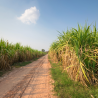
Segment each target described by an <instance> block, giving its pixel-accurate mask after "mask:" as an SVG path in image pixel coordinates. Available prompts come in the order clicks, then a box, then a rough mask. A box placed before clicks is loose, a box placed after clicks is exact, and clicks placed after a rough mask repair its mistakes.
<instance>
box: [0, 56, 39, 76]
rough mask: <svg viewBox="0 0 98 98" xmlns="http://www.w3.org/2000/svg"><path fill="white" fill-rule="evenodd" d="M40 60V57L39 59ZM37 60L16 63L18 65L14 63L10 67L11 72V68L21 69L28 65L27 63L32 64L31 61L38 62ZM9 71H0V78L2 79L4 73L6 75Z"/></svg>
mask: <svg viewBox="0 0 98 98" xmlns="http://www.w3.org/2000/svg"><path fill="white" fill-rule="evenodd" d="M39 58H40V57H39ZM39 58H35V59H33V60H30V61H25V62H18V63H14V64H13V65H12V67H11V70H12V69H13V67H15V68H20V67H22V66H26V65H27V64H29V63H32V62H33V61H36V60H38V59H39ZM11 70H6V71H5V70H1V71H0V77H2V76H3V75H4V74H5V73H7V72H8V71H11Z"/></svg>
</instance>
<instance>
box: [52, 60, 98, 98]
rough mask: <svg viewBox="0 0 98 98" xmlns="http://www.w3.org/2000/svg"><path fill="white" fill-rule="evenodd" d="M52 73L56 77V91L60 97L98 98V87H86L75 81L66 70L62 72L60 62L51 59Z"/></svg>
mask: <svg viewBox="0 0 98 98" xmlns="http://www.w3.org/2000/svg"><path fill="white" fill-rule="evenodd" d="M50 63H51V65H52V68H51V75H52V78H53V79H54V81H55V82H54V91H55V92H56V94H57V96H58V98H98V87H94V86H92V87H88V88H87V87H85V86H83V85H82V84H81V83H79V82H75V81H73V80H71V79H70V78H69V77H68V74H67V73H66V72H62V67H60V65H61V64H60V63H58V64H56V63H52V62H51V61H50ZM91 96H93V97H91Z"/></svg>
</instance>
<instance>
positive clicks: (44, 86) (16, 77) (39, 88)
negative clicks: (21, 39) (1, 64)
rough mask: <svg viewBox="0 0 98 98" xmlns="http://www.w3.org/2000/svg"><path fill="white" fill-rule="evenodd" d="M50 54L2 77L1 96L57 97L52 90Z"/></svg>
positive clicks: (19, 97) (5, 97)
mask: <svg viewBox="0 0 98 98" xmlns="http://www.w3.org/2000/svg"><path fill="white" fill-rule="evenodd" d="M50 67H51V66H50V63H49V61H48V55H45V56H43V57H41V58H40V59H38V60H37V61H34V62H32V63H30V64H28V65H26V66H24V67H21V68H19V69H16V70H13V71H12V72H10V74H9V75H7V76H5V77H3V78H1V79H0V98H56V97H55V96H53V93H52V92H51V88H53V87H52V85H51V84H50V80H51V78H50V75H49V68H50Z"/></svg>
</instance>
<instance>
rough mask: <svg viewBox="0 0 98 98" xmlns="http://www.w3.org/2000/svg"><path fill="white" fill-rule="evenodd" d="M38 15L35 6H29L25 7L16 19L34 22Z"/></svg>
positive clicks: (29, 22) (27, 22)
mask: <svg viewBox="0 0 98 98" xmlns="http://www.w3.org/2000/svg"><path fill="white" fill-rule="evenodd" d="M39 16H40V13H39V10H37V9H36V7H35V6H34V7H31V8H30V9H26V10H25V12H24V13H23V14H22V15H21V16H20V17H18V18H17V19H18V20H21V22H23V23H26V24H31V23H34V24H36V21H37V20H38V18H39Z"/></svg>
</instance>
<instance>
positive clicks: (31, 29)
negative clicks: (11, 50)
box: [0, 0, 98, 51]
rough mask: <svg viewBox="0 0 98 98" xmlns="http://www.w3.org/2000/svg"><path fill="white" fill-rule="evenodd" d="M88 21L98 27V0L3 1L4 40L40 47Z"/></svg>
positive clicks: (0, 29) (0, 11)
mask: <svg viewBox="0 0 98 98" xmlns="http://www.w3.org/2000/svg"><path fill="white" fill-rule="evenodd" d="M85 21H87V24H88V25H90V24H91V23H92V25H91V28H92V27H93V25H95V22H96V27H97V28H98V0H0V39H1V38H3V39H4V40H8V41H9V42H11V43H13V44H14V43H17V42H20V43H21V45H24V46H26V45H28V46H30V47H31V48H33V49H37V50H41V49H45V50H46V51H47V50H48V49H49V47H50V45H51V43H52V42H53V41H55V40H56V39H57V36H58V35H59V33H58V32H57V31H59V32H62V31H65V32H66V30H67V28H68V29H69V30H70V29H71V28H72V27H73V28H75V27H76V28H77V27H78V23H79V24H81V26H84V25H85Z"/></svg>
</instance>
